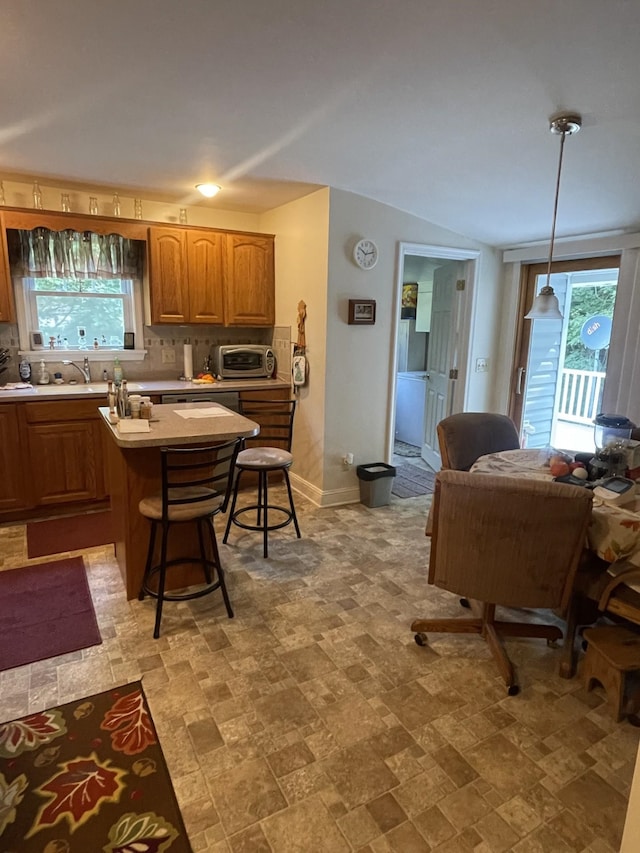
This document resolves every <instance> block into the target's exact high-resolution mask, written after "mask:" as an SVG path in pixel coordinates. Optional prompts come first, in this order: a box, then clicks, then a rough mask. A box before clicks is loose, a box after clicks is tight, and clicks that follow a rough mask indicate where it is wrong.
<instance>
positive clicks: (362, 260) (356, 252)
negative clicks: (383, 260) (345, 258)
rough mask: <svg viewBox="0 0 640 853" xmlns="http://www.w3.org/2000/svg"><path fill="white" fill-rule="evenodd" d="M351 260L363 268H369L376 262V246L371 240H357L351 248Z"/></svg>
mask: <svg viewBox="0 0 640 853" xmlns="http://www.w3.org/2000/svg"><path fill="white" fill-rule="evenodd" d="M353 260H354V261H355V262H356V263H357V264H358V266H359V267H361V268H362V269H363V270H370V269H372V268H373V267H375V265H376V264H377V263H378V247H377V246H376V244H375V243H374V242H373V240H358V242H357V243H356V245H355V246H354V249H353Z"/></svg>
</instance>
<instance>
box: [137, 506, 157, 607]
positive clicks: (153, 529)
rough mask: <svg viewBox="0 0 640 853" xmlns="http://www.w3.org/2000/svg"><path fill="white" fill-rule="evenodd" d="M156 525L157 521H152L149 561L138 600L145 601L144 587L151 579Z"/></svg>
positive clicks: (148, 551) (148, 550)
mask: <svg viewBox="0 0 640 853" xmlns="http://www.w3.org/2000/svg"><path fill="white" fill-rule="evenodd" d="M156 525H157V522H155V521H153V520H152V521H151V532H150V534H149V548H148V549H147V562H146V565H145V567H144V575H143V577H142V584H141V585H140V592H139V593H138V601H143V599H144V595H145V592H144V588H145V586H146V584H147V582H148V581H149V577H150V575H151V567H152V564H153V552H154V550H155V547H156Z"/></svg>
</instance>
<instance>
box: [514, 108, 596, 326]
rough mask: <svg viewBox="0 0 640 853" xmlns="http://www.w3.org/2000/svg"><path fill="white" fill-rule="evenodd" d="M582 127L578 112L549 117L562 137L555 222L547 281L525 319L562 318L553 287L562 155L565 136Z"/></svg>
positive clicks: (554, 205)
mask: <svg viewBox="0 0 640 853" xmlns="http://www.w3.org/2000/svg"><path fill="white" fill-rule="evenodd" d="M581 127H582V116H579V115H577V114H576V113H560V114H559V115H556V116H552V117H551V118H550V119H549V130H550V131H551V133H555V134H556V135H558V136H559V137H560V158H559V160H558V177H557V180H556V197H555V201H554V204H553V224H552V226H551V242H550V244H549V260H548V262H547V283H546V284H545V285H544V287H542V288H541V290H540V293H539V294H538V295H537V296H536V298H535V299H534V300H533V305H532V306H531V310H530V311H529V313H528V314H525V315H524V318H525V320H562V313H561V311H560V305H559V304H558V297H557V296H556V295H555V293H554V292H553V288H552V287H551V263H552V261H553V247H554V243H555V240H556V219H557V216H558V196H559V195H560V175H561V174H562V155H563V153H564V140H565V137H567V136H571V135H572V134H574V133H577V132H578V131H579V130H580V128H581Z"/></svg>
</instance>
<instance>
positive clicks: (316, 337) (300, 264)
mask: <svg viewBox="0 0 640 853" xmlns="http://www.w3.org/2000/svg"><path fill="white" fill-rule="evenodd" d="M260 229H261V230H263V231H267V232H269V233H274V234H276V246H275V257H276V325H277V326H290V327H291V340H292V342H293V343H295V341H296V339H297V321H298V303H299V302H300V301H301V300H302V301H304V302H305V303H306V306H307V320H306V329H305V331H306V345H307V349H306V355H307V359H308V381H307V384H306V385H305V386H303V387H301V388H300V389H299V392H298V407H297V411H296V421H295V429H294V443H293V452H294V459H295V462H294V465H293V468H292V480H293V482H294V485H295V486H296V488H299V489H301V490H302V491H304V493H305V494H307V495H308V496H309V497H310V498H311V499H312V500H314V501H315V502H316V503H321V502H322V490H323V456H324V435H325V421H326V413H325V395H326V393H327V385H328V384H330V383H328V382H327V374H326V370H325V365H326V340H327V258H328V241H329V190H328V189H322V190H318V191H317V192H315V193H312V194H311V195H308V196H305V198H302V199H299V200H298V201H293V202H290V203H289V204H285V205H282V206H281V207H278V208H276V209H275V210H272V211H270V212H269V213H266V214H264V215H263V216H262V217H261V218H260Z"/></svg>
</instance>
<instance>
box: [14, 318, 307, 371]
mask: <svg viewBox="0 0 640 853" xmlns="http://www.w3.org/2000/svg"><path fill="white" fill-rule="evenodd" d="M186 343H190V344H191V345H192V348H193V369H194V373H196V374H197V373H199V372H200V371H201V370H202V367H203V365H204V361H205V358H206V356H207V355H208V354H209V353H210V351H211V348H212V347H213V346H215V345H216V344H239V343H243V344H271V345H272V346H273V350H274V352H275V355H276V359H277V364H278V376H279V377H280V378H282V379H288V378H289V377H290V376H291V327H290V326H275V327H274V328H267V329H260V328H241V329H239V328H227V327H222V326H189V327H186V326H145V327H144V340H143V342H142V344H141V343H140V342H138V341H136V349H145V350H146V355H145V357H144V360H141V361H125V362H124V363H123V369H124V375H125V376H126V377H127V378H128V379H140V380H142V379H177V378H178V377H179V376H181V375H182V372H183V368H184V345H185V344H186ZM0 347H3V348H6V349H8V350H9V353H10V359H9V361H8V362H7V364H6V367H7V369H6V371H5V372H4V373H1V374H0V385H3V384H4V383H5V382H17V381H18V380H19V375H18V364H19V362H20V356H19V355H18V350H19V341H18V327H17V326H15V325H2V326H0ZM48 354H49V355H50V353H48ZM114 355H115V353H114V354H111V353H110V354H109V357H108V358H105V360H104V361H100V360H98V359H94V356H95V353H94V352H93V351H91V356H92V357H91V375H92V377H93V379H94V381H96V382H97V381H99V380H100V379H101V378H102V372H103V370H106V371H107V373H108V375H109V376H111V375H112V372H113V358H114ZM66 357H67V356H65V354H64V351H63V350H61V351H60V365H59V366H58V365H57V364H56V362H51V361H48V363H47V369H48V370H49V371H50V373H51V374H53V373H54V372H55V371H57V370H59V371H60V372H61V373H62V376H63V378H64V380H65V381H66V380H68V379H70V378H71V377H73V378H75V379H77V378H78V374H77V372H76V371H75V370H74V369H73V368H72V367H71V366H63V365H62V360H63V359H64V358H66ZM34 362H35V364H34ZM36 367H37V359H35V358H34V359H32V370H33V371H34V373H35V368H36ZM74 374H75V376H74Z"/></svg>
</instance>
